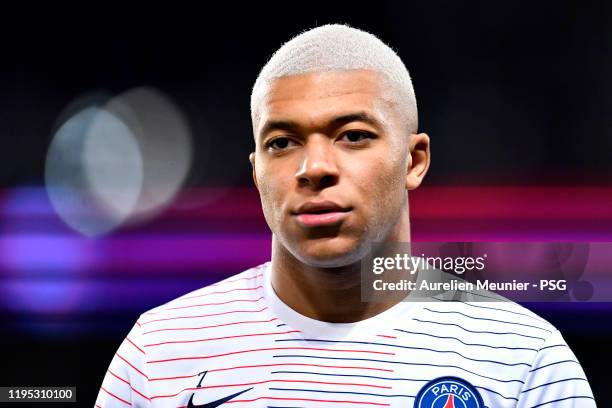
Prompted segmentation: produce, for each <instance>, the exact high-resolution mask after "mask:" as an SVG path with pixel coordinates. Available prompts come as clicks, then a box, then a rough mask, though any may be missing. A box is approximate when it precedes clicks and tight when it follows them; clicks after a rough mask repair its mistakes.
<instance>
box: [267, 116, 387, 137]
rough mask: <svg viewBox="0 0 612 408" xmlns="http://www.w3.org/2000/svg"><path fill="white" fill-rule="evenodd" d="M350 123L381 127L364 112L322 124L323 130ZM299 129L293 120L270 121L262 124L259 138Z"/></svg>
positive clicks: (378, 122)
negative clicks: (276, 132)
mask: <svg viewBox="0 0 612 408" xmlns="http://www.w3.org/2000/svg"><path fill="white" fill-rule="evenodd" d="M351 122H364V123H367V124H369V125H371V126H374V127H376V128H377V129H380V128H381V127H382V124H381V123H380V121H379V120H377V119H376V118H374V117H373V116H372V115H370V114H369V113H367V112H365V111H359V112H352V113H347V114H344V115H340V116H336V117H334V118H332V119H331V120H329V121H328V122H327V123H326V124H324V125H323V127H324V128H330V127H340V126H342V125H345V124H347V123H351ZM299 128H300V124H299V123H298V122H296V121H293V120H270V121H267V122H266V123H265V124H264V126H263V128H262V129H261V132H260V133H259V134H260V137H261V136H264V135H266V134H268V133H270V132H272V131H273V130H287V131H291V130H295V129H299Z"/></svg>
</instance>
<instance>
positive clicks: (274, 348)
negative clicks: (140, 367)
mask: <svg viewBox="0 0 612 408" xmlns="http://www.w3.org/2000/svg"><path fill="white" fill-rule="evenodd" d="M271 350H317V351H340V352H355V353H372V354H386V355H392V356H394V355H395V353H391V352H386V351H371V350H341V349H325V348H318V347H270V348H261V349H250V350H239V351H230V352H227V353H221V354H213V355H210V356H193V357H175V358H168V359H165V360H152V361H147V363H149V364H154V363H165V362H169V361H180V360H200V359H201V360H203V359H207V358H214V357H224V356H231V355H232V354H242V353H252V352H257V351H271Z"/></svg>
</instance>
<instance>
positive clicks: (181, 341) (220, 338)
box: [144, 330, 301, 347]
mask: <svg viewBox="0 0 612 408" xmlns="http://www.w3.org/2000/svg"><path fill="white" fill-rule="evenodd" d="M291 333H301V331H300V330H288V331H284V332H269V333H249V334H236V335H234V336H223V337H209V338H206V339H197V340H174V341H164V342H161V343H153V344H145V345H144V347H155V346H163V345H165V344H183V343H199V342H202V341H211V340H224V339H236V338H240V337H255V336H272V335H275V334H291Z"/></svg>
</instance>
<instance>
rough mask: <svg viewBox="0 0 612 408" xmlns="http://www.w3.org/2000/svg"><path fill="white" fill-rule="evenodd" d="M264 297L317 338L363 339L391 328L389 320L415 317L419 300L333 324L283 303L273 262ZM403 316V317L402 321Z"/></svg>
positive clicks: (282, 317)
mask: <svg viewBox="0 0 612 408" xmlns="http://www.w3.org/2000/svg"><path fill="white" fill-rule="evenodd" d="M263 281H264V282H263V283H264V285H263V286H264V297H265V299H266V302H267V304H268V307H269V308H270V310H271V312H272V313H274V314H275V315H276V316H277V317H278V318H279V319H280V320H281V321H282V322H283V323H285V324H287V325H289V326H291V327H293V328H295V329H297V330H300V331H301V332H302V333H303V335H304V336H305V337H313V336H314V337H317V338H323V337H324V338H339V339H345V338H354V337H359V338H363V337H364V336H374V335H376V334H378V333H379V332H380V333H382V332H383V331H385V332H386V331H388V330H389V322H398V323H399V322H400V321H402V320H403V321H405V322H408V321H409V320H412V316H413V315H414V309H415V308H417V307H420V304H419V303H418V302H404V301H402V302H398V303H396V304H395V305H393V306H391V307H390V308H388V309H387V310H384V311H383V312H381V313H378V314H376V315H374V316H371V317H369V318H367V319H364V320H360V321H357V322H352V323H331V322H326V321H322V320H317V319H313V318H310V317H308V316H304V315H303V314H301V313H299V312H297V311H296V310H294V309H293V308H291V307H290V306H289V305H287V304H286V303H285V302H283V301H282V300H281V299H280V297H279V296H278V294H277V293H276V291H275V290H274V288H273V287H272V262H271V261H268V262H266V263H265V264H264V268H263ZM398 319H399V320H398Z"/></svg>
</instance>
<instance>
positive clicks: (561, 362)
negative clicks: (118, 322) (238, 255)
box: [96, 262, 595, 408]
mask: <svg viewBox="0 0 612 408" xmlns="http://www.w3.org/2000/svg"><path fill="white" fill-rule="evenodd" d="M270 266H271V263H270V262H266V263H265V264H262V265H259V266H258V267H255V268H251V269H249V270H246V271H244V272H242V273H240V274H237V275H234V276H232V277H230V278H228V279H225V280H223V281H221V282H219V283H216V284H214V285H210V286H207V287H204V288H202V289H199V290H196V291H194V292H192V293H189V294H187V295H184V296H182V297H180V298H177V299H175V300H173V301H171V302H169V303H167V304H165V305H162V306H159V307H157V308H155V309H152V310H150V311H148V312H146V313H144V314H142V315H141V316H140V318H139V319H138V321H137V322H136V324H135V325H134V327H133V328H132V330H131V331H130V333H129V334H128V336H127V337H126V338H125V340H124V341H123V343H122V344H121V346H120V347H119V349H118V350H117V353H116V354H115V356H114V358H113V360H112V362H111V364H110V367H109V369H108V371H107V373H106V376H105V378H104V381H103V383H102V386H101V389H100V392H99V395H98V398H97V401H96V407H101V408H111V407H127V406H133V407H202V408H213V407H218V406H223V407H234V408H243V407H270V408H271V407H275V408H281V407H283V408H289V407H294V408H295V407H302V408H341V407H393V408H400V407H401V408H407V407H419V408H452V407H457V408H482V407H489V408H505V407H508V408H509V407H520V408H536V407H545V408H549V407H550V408H552V407H554V408H567V407H582V408H584V407H587V408H588V407H594V406H595V401H594V399H593V394H592V392H591V389H590V387H589V384H588V382H587V379H586V376H585V373H584V371H583V369H582V367H581V366H580V364H579V363H578V361H577V359H576V357H575V356H574V354H573V353H572V351H571V350H570V349H569V347H568V346H567V344H566V342H565V341H564V340H563V338H562V337H561V335H560V334H559V332H558V331H557V330H556V329H555V328H554V327H553V326H552V325H551V324H549V323H548V322H546V321H545V320H543V319H542V318H540V317H538V316H537V315H535V314H534V313H532V312H530V311H529V310H527V309H525V308H523V307H521V306H520V305H518V304H516V303H511V302H488V303H483V302H456V301H453V302H447V301H445V302H400V303H398V304H396V305H395V306H393V307H391V308H389V309H387V310H386V311H384V312H382V313H380V314H378V315H376V316H373V317H371V318H368V319H365V320H362V321H359V322H355V323H328V322H322V321H319V320H314V319H311V318H308V317H306V316H303V315H301V314H299V313H297V312H296V311H295V310H293V309H291V308H290V307H289V306H287V305H286V304H285V303H283V302H282V301H281V300H280V299H279V298H278V296H277V295H276V293H275V292H274V290H273V288H272V285H271V280H270Z"/></svg>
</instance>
